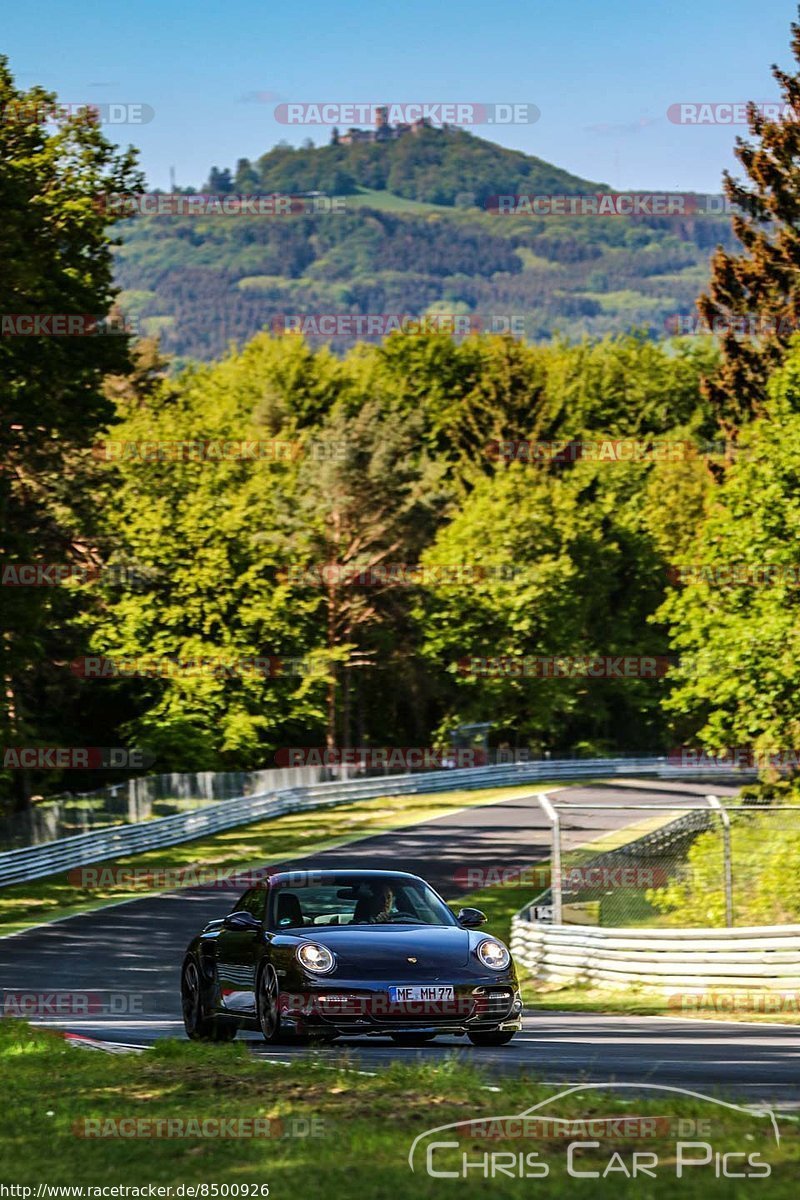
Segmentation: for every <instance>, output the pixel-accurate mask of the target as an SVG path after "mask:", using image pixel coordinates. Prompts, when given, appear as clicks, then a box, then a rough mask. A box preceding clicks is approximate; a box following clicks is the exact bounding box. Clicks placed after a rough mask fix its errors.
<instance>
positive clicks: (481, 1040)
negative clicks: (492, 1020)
mask: <svg viewBox="0 0 800 1200" xmlns="http://www.w3.org/2000/svg"><path fill="white" fill-rule="evenodd" d="M515 1032H516V1030H513V1029H512V1031H511V1032H510V1033H504V1032H503V1031H502V1030H500V1029H491V1030H488V1029H487V1030H486V1032H485V1033H481V1032H480V1031H478V1030H476V1031H475V1033H468V1034H467V1037H468V1038H469V1040H470V1041H471V1042H472V1044H473V1046H507V1045H508V1043H509V1042H510V1041H511V1039H512V1038H513V1036H514V1033H515Z"/></svg>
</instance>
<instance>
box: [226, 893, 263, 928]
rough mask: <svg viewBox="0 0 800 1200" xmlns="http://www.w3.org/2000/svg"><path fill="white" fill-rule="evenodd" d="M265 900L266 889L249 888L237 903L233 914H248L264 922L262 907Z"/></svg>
mask: <svg viewBox="0 0 800 1200" xmlns="http://www.w3.org/2000/svg"><path fill="white" fill-rule="evenodd" d="M266 900H267V890H266V888H250V890H249V891H248V892H245V894H244V895H243V896H242V898H241V900H239V901H238V903H237V904H236V907H235V908H234V909H233V911H234V912H249V913H252V914H253V916H254V917H256V918H257V920H259V921H263V920H264V907H265V904H266Z"/></svg>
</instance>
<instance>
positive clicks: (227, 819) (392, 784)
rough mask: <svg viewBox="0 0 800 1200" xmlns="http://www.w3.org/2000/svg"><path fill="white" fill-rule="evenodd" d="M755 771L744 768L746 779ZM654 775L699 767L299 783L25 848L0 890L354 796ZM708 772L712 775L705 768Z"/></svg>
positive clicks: (514, 767) (582, 765) (545, 768)
mask: <svg viewBox="0 0 800 1200" xmlns="http://www.w3.org/2000/svg"><path fill="white" fill-rule="evenodd" d="M711 774H713V775H714V776H715V777H717V778H722V777H727V776H729V775H730V771H729V770H726V769H724V768H720V769H719V770H717V771H714V772H711ZM753 774H754V773H752V772H751V773H748V772H745V771H742V772H741V773H740V774H739V776H738V777H739V778H740V779H741V780H742V782H744V780H745V779H747V778H751V777H752V776H753ZM630 775H650V776H655V777H660V778H669V779H672V778H676V777H684V778H685V777H687V776H691V777H692V778H694V777H696V776H695V773H694V772H688V771H685V770H683V771H681V770H680V769H679V768H676V767H675V766H673V765H671V764H669V762H668V760H667V759H666V758H653V757H643V758H600V759H597V758H596V759H560V760H541V761H537V762H518V763H511V764H505V765H501V766H487V767H469V768H464V769H460V770H441V771H431V772H424V773H420V774H414V775H396V776H383V775H381V776H375V777H371V778H368V779H358V780H350V781H348V782H346V783H340V782H338V781H334V782H331V783H321V784H317V785H315V786H308V787H296V788H290V789H284V790H282V791H270V792H262V793H259V794H257V795H253V796H242V797H238V798H236V799H233V800H223V801H221V802H220V803H219V804H211V805H207V806H206V807H205V808H202V809H199V810H196V811H194V812H188V813H177V814H175V815H174V816H170V817H159V818H157V819H155V820H152V821H141V822H138V823H136V824H132V825H118V826H113V827H111V828H107V829H102V830H97V831H95V832H92V833H82V834H78V835H76V836H75V837H67V838H60V839H58V840H57V841H53V842H46V843H45V844H43V845H39V846H26V847H23V848H22V849H19V850H9V851H7V852H5V853H3V854H0V887H4V886H8V885H9V884H13V883H23V882H25V881H27V880H30V879H41V878H43V877H44V876H46V875H54V874H57V873H58V872H60V871H66V870H69V869H70V868H72V867H82V866H87V865H89V864H91V863H98V862H105V861H107V860H108V859H112V858H119V857H122V856H124V855H129V854H139V853H141V852H142V851H145V850H155V849H158V848H160V847H162V846H174V845H177V844H178V843H180V842H188V841H192V840H194V839H195V838H199V837H205V836H206V835H208V834H212V833H217V832H218V831H219V830H222V829H231V828H234V827H235V826H237V825H249V824H252V823H253V822H255V821H264V820H268V819H270V818H273V817H280V816H283V814H284V813H291V812H303V811H307V810H310V809H317V808H327V807H328V806H330V805H334V804H345V803H347V802H348V801H351V800H362V799H364V800H366V799H370V798H373V797H377V796H387V795H388V796H392V795H393V796H404V795H413V794H414V793H426V792H452V791H461V790H472V789H475V788H490V787H513V786H514V785H516V784H524V783H534V782H536V781H537V780H540V779H547V780H557V779H585V778H590V779H591V778H596V779H608V778H613V777H614V776H630ZM703 775H704V777H708V775H709V772H708V771H707V770H705V769H704V771H703Z"/></svg>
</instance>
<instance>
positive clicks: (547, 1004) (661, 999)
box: [522, 978, 800, 1025]
mask: <svg viewBox="0 0 800 1200" xmlns="http://www.w3.org/2000/svg"><path fill="white" fill-rule="evenodd" d="M709 991H710V992H713V993H714V996H715V1004H716V1008H715V1007H711V1006H710V1005H708V1002H706V1007H703V1008H697V1009H695V1008H693V1007H691V1005H690V1004H688V1003H687V1007H685V1008H682V1007H681V1006H680V1004H679V1003H678V1001H675V1000H671V997H670V996H667V995H665V994H662V993H661V992H655V991H653V992H650V991H647V990H646V989H644V988H638V987H628V988H626V989H625V990H624V991H617V990H614V989H608V990H607V989H605V988H590V987H581V986H579V985H575V984H571V985H569V986H566V987H559V986H556V985H553V984H547V985H546V986H543V985H541V984H538V983H536V982H535V981H534V980H533V979H530V978H527V979H525V981H524V982H523V984H522V997H523V999H524V1001H525V1005H526V1007H527V1008H531V1009H536V1010H541V1011H542V1012H587V1013H588V1012H591V1013H606V1014H608V1015H609V1016H630V1017H636V1016H641V1017H685V1018H687V1019H689V1020H692V1021H744V1022H747V1023H748V1024H754V1025H800V1013H799V1012H797V1011H791V1010H789V1009H787V1010H786V1011H784V1012H776V1013H767V1012H751V1011H748V1010H746V1009H745V1010H743V1011H742V1010H740V1009H738V1008H730V1009H728V1008H726V1007H725V1003H724V998H723V997H724V993H723V992H722V990H721V989H719V988H709ZM792 995H793V996H794V997H795V1001H796V998H797V993H796V992H792ZM737 996H739V997H741V992H740V991H739V992H737ZM766 996H767V993H765V992H760V993H759V994H758V996H757V997H756V1000H757V1001H758V1002H760V1003H766Z"/></svg>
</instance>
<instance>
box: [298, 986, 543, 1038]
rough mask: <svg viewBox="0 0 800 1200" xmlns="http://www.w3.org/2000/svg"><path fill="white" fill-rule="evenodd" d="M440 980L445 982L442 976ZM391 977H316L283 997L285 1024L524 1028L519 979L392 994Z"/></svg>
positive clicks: (332, 1028) (342, 1028)
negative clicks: (448, 996)
mask: <svg viewBox="0 0 800 1200" xmlns="http://www.w3.org/2000/svg"><path fill="white" fill-rule="evenodd" d="M438 982H442V983H443V982H444V981H443V980H442V981H438ZM390 986H391V985H390V984H389V983H388V982H384V981H381V982H380V983H372V982H370V983H369V984H366V985H365V983H364V982H363V981H357V982H356V981H351V980H337V981H336V983H334V982H333V981H332V980H325V981H324V982H323V981H322V980H319V981H317V980H315V981H314V983H313V984H309V985H308V986H307V987H306V988H304V989H303V990H302V991H301V990H290V989H288V988H284V989H282V990H281V993H280V997H279V1012H280V1022H281V1028H283V1029H285V1030H286V1032H287V1033H292V1032H293V1033H297V1034H303V1033H312V1032H315V1031H316V1032H319V1033H322V1032H323V1031H326V1032H328V1033H337V1034H348V1033H349V1034H351V1035H356V1034H373V1035H383V1036H386V1035H387V1034H391V1033H413V1034H423V1033H450V1034H466V1033H470V1032H478V1031H480V1030H484V1031H487V1030H496V1029H501V1030H504V1031H509V1032H513V1031H516V1030H518V1029H520V1028H521V1023H522V1022H521V1015H522V1000H521V998H520V994H519V989H518V985H517V982H516V980H515V979H514V980H509V979H505V980H491V981H489V980H486V979H472V980H470V981H469V982H460V983H459V982H457V983H453V985H452V986H453V990H454V999H453V1000H443V1001H431V1000H418V1001H407V1002H404V1003H397V1002H392V1001H390V1000H389V987H390Z"/></svg>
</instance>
